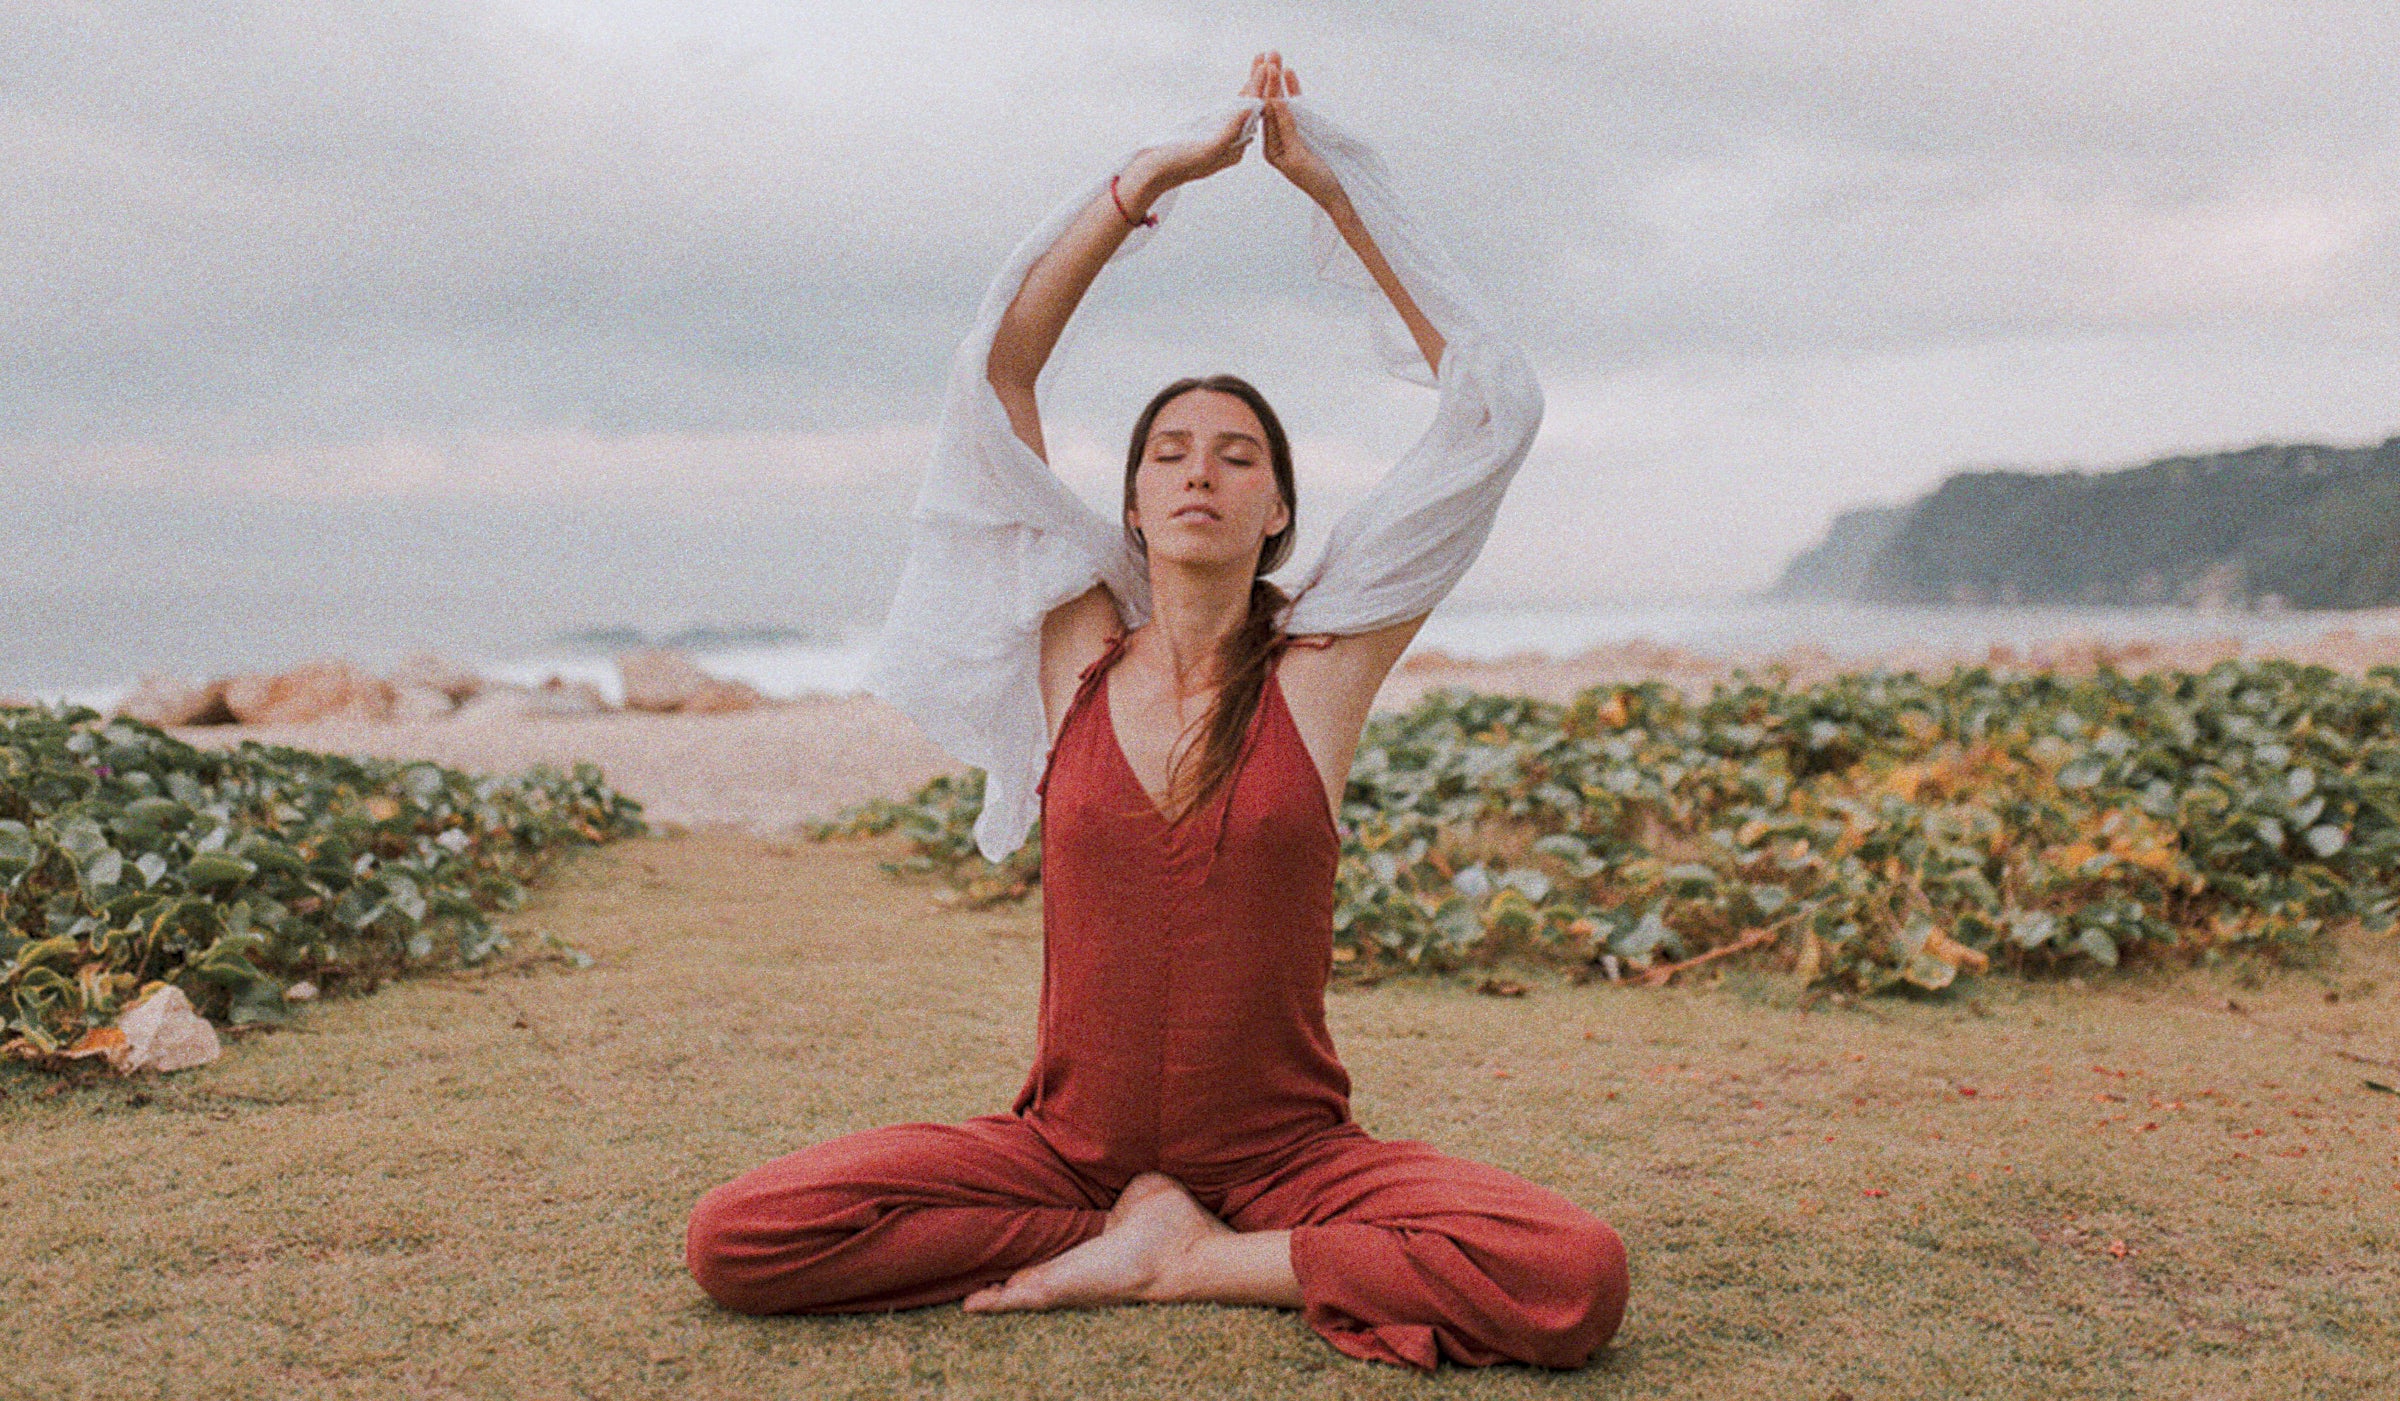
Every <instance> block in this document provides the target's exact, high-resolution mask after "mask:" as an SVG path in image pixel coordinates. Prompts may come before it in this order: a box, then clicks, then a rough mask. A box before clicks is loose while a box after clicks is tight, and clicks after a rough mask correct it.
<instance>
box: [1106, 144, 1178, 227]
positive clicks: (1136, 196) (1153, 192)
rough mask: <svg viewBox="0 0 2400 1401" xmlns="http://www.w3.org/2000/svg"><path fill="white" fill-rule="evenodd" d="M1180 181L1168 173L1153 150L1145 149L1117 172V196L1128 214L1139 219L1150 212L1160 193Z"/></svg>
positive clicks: (1172, 187) (1173, 186) (1163, 192)
mask: <svg viewBox="0 0 2400 1401" xmlns="http://www.w3.org/2000/svg"><path fill="white" fill-rule="evenodd" d="M1178 183H1179V182H1177V181H1175V180H1173V179H1171V178H1170V177H1169V176H1168V175H1167V172H1166V170H1165V169H1164V168H1163V167H1161V166H1160V164H1159V163H1158V161H1157V160H1155V159H1154V158H1153V153H1152V152H1149V151H1144V152H1142V153H1141V154H1139V155H1137V156H1135V157H1134V158H1133V159H1132V160H1130V161H1127V162H1126V163H1125V168H1124V169H1123V170H1121V171H1119V172H1117V198H1118V199H1120V200H1122V201H1123V202H1124V204H1125V211H1126V212H1127V213H1128V214H1131V215H1132V216H1133V217H1134V218H1136V219H1139V218H1141V217H1142V216H1143V215H1144V214H1147V213H1149V212H1150V206H1151V205H1153V204H1155V203H1157V202H1158V197H1159V196H1160V195H1163V194H1165V193H1166V192H1167V191H1169V190H1171V189H1174V188H1175V186H1176V185H1177V184H1178Z"/></svg>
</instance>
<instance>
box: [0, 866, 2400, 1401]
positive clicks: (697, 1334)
mask: <svg viewBox="0 0 2400 1401" xmlns="http://www.w3.org/2000/svg"><path fill="white" fill-rule="evenodd" d="M897 852H898V845H897V843H896V841H894V840H893V839H888V838H886V839H876V840H871V841H865V842H858V843H849V842H834V843H826V844H822V845H820V844H814V843H807V842H798V843H794V842H788V841H775V840H766V839H759V838H753V837H749V836H745V835H742V834H739V833H732V832H708V833H699V834H695V835H692V836H688V837H683V838H676V839H652V840H644V841H637V842H627V843H622V844H619V845H616V846H613V847H609V848H606V849H603V850H600V851H597V852H593V853H590V854H588V855H586V856H583V857H581V858H578V860H577V861H576V862H574V863H572V864H570V865H569V866H567V867H566V868H564V869H563V870H562V871H561V872H560V873H559V875H558V877H557V878H556V879H555V880H554V881H553V882H552V883H551V884H550V885H548V886H547V887H545V888H544V889H542V890H541V891H539V892H537V894H536V896H535V898H534V899H533V900H532V901H531V902H530V903H529V904H528V905H527V906H526V907H525V908H523V909H521V910H519V911H517V912H516V913H514V914H512V915H510V916H508V917H507V919H506V921H505V927H507V928H508V929H510V930H511V931H512V932H514V933H516V934H518V935H519V936H520V939H519V947H520V948H521V949H535V948H538V947H539V940H538V938H536V937H535V934H536V932H537V931H549V932H553V933H556V934H559V935H561V936H562V937H564V938H567V939H569V940H571V941H573V942H574V943H575V944H577V945H579V946H581V947H582V948H584V949H587V950H589V951H590V952H591V954H593V955H594V956H595V958H596V960H597V961H596V962H595V963H594V965H593V966H592V967H590V968H587V969H583V970H580V971H572V970H569V969H567V968H565V967H563V966H561V965H559V964H556V963H550V962H540V961H529V962H525V963H521V964H518V965H516V966H512V967H504V968H500V969H494V970H487V971H477V972H470V973H464V974H455V975H435V976H430V977H423V978H417V979H412V980H408V981H404V982H401V983H396V984H393V985H391V986H388V987H386V988H385V989H384V990H383V991H381V992H379V993H377V994H375V995H374V996H371V997H363V998H343V999H337V1000H334V1001H331V1002H327V1003H322V1004H319V1005H316V1006H314V1007H311V1008H310V1009H308V1010H307V1011H306V1012H305V1013H304V1014H303V1016H302V1018H301V1020H300V1021H299V1022H298V1023H297V1024H296V1025H295V1026H293V1027H291V1028H289V1029H287V1030H282V1031H276V1032H271V1033H259V1034H252V1035H249V1036H245V1037H242V1038H240V1039H237V1040H236V1041H234V1042H233V1043H232V1045H231V1046H230V1048H229V1050H228V1053H227V1055H226V1056H225V1058H224V1059H222V1060H220V1061H219V1062H217V1063H216V1064H215V1065H212V1066H209V1067H206V1068H203V1069H201V1070H197V1071H191V1072H186V1073H183V1074H179V1075H176V1076H172V1077H168V1078H166V1079H163V1080H160V1079H151V1080H146V1081H141V1082H132V1083H128V1082H124V1081H119V1080H115V1079H113V1078H110V1077H107V1076H105V1075H104V1074H96V1075H90V1076H84V1077H75V1078H69V1079H64V1080H61V1079H58V1078H56V1077H51V1076H46V1075H42V1074H39V1073H36V1072H32V1071H28V1070H25V1069H24V1068H22V1067H13V1066H0V1220H5V1221H7V1222H8V1229H7V1231H5V1232H0V1278H6V1279H8V1280H9V1281H10V1284H11V1287H10V1289H9V1290H8V1294H7V1299H8V1303H7V1307H6V1308H4V1309H0V1356H5V1357H7V1359H8V1364H7V1376H8V1378H9V1380H10V1382H12V1383H13V1384H14V1385H13V1388H12V1390H13V1391H14V1392H16V1393H21V1394H24V1395H28V1396H55V1397H109V1398H115V1397H127V1396H172V1397H189V1398H214V1397H225V1398H245V1399H246V1398H253V1397H261V1396H274V1397H311V1398H313V1397H336V1396H349V1397H374V1398H383V1397H509V1398H517V1397H522V1398H536V1399H537V1401H538V1399H539V1398H551V1397H595V1398H596V1397H608V1398H647V1397H659V1398H667V1397H675V1398H714V1397H759V1396H782V1397H801V1396H807V1397H816V1396H839V1397H861V1398H864V1397H925V1398H932V1397H1043V1398H1047V1397H1057V1396H1077V1397H1095V1398H1106V1397H1177V1398H1200V1397H1206V1398H1219V1397H1226V1398H1239V1397H1277V1398H1281V1397H1360V1398H1366V1397H1388V1396H1395V1395H1406V1396H1412V1397H1413V1396H1424V1397H1449V1396H1465V1397H1487V1398H1498V1397H1558V1396H1576V1397H1612V1398H1613V1397H1677V1398H1683V1397H1760V1398H1767V1397H1774V1398H1784V1397H1790V1398H1804V1399H1805V1401H1825V1399H1826V1398H1830V1397H1834V1396H1848V1397H1851V1398H1854V1401H1880V1399H1881V1398H1893V1399H1894V1401H1899V1399H1900V1398H1911V1399H1913V1398H1922V1397H1977V1398H1999V1399H2001V1401H2006V1399H2008V1398H2019V1397H2022V1398H2041V1401H2050V1399H2051V1398H2056V1397H2093V1398H2098V1397H2112V1398H2114V1397H2162V1398H2164V1397H2173V1398H2191V1397H2210V1398H2235V1397H2240V1398H2295V1399H2296V1398H2302V1397H2323V1398H2335V1397H2340V1398H2365V1397H2388V1396H2393V1395H2400V1097H2395V1096H2394V1095H2392V1094H2389V1093H2386V1092H2384V1091H2382V1090H2380V1089H2377V1088H2375V1087H2374V1085H2371V1084H2370V1083H2369V1082H2370V1081H2373V1082H2375V1083H2376V1084H2393V1083H2395V1082H2400V951H2396V949H2395V944H2394V941H2393V940H2391V939H2389V938H2381V939H2366V938H2363V937H2362V938H2358V939H2354V940H2351V941H2349V942H2347V943H2345V944H2344V945H2342V946H2341V947H2340V949H2339V951H2338V960H2337V961H2335V962H2332V963H2328V964H2327V965H2324V966H2321V967H2318V968H2314V969H2309V970H2302V971H2296V972H2282V973H2270V974H2269V975H2267V976H2266V977H2265V978H2264V979H2263V981H2262V980H2259V979H2256V978H2245V977H2244V976H2243V975H2241V974H2238V973H2236V972H2233V971H2231V970H2222V971H2219V972H2214V973H2199V972H2186V973H2160V972H2150V973H2145V972H2139V971H2136V972H2130V973H2128V974H2126V975H2123V976H2120V977H2117V978H2112V979H2110V980H2108V981H2107V982H2105V983H2101V984H2096V985H2094V986H2092V987H2089V988H2085V987H2080V986H2075V985H2071V984H2064V983H2052V984H2046V985H2033V986H2029V985H2025V984H2015V983H2011V984H2003V983H1999V982H1997V981H1996V980H1995V981H1991V982H1986V983H1984V984H1982V985H1980V986H1976V987H1973V988H1969V989H1966V990H1965V991H1964V992H1963V993H1962V995H1959V996H1954V997H1952V998H1950V999H1947V1000H1944V1001H1938V1002H1937V1001H1912V1000H1908V999H1902V998H1894V999H1889V1000H1885V1001H1880V1002H1875V1003H1868V1004H1859V1005H1849V1006H1843V1005H1837V1004H1835V1003H1832V1002H1830V1001H1820V1002H1817V1003H1814V1004H1813V1005H1807V1004H1803V1003H1802V1002H1801V1001H1800V1000H1799V999H1798V998H1797V997H1796V995H1795V994H1794V991H1793V989H1791V988H1790V986H1789V985H1788V980H1786V979H1783V978H1780V977H1777V976H1773V975H1768V974H1764V973H1747V972H1741V971H1737V972H1736V973H1734V974H1733V975H1732V976H1729V977H1727V978H1725V979H1723V980H1722V981H1716V980H1699V981H1696V982H1695V983H1694V984H1693V985H1692V986H1689V987H1685V986H1681V985H1678V986H1675V987H1671V988H1668V989H1664V990H1647V989H1635V988H1627V987H1612V986H1609V985H1606V984H1597V985H1593V986H1588V987H1582V988H1575V987H1568V986H1565V985H1563V984H1560V983H1557V982H1555V981H1545V980H1542V979H1538V978H1535V979H1530V981H1532V982H1533V983H1534V984H1535V985H1534V987H1533V990H1532V992H1531V994H1530V995H1528V996H1525V997H1521V998H1497V997H1485V996H1478V995H1476V994H1475V992H1474V991H1473V990H1472V989H1471V988H1469V987H1468V986H1466V985H1464V984H1461V983H1456V982H1443V983H1425V982H1412V981H1406V980H1399V981H1393V982H1387V983H1385V984H1383V985H1382V986H1379V987H1376V988H1372V989H1364V990H1360V989H1351V990H1346V991H1338V992H1337V993H1336V994H1335V995H1334V996H1333V998H1332V999H1331V1006H1330V1011H1329V1021H1330V1023H1331V1026H1332V1029H1333V1032H1334V1035H1335V1038H1336V1040H1337V1043H1338V1044H1339V1046H1340V1048H1341V1052H1342V1055H1343V1057H1344V1059H1345V1061H1346V1062H1347V1063H1348V1065H1349V1067H1350V1069H1351V1071H1352V1074H1353V1076H1354V1078H1355V1081H1356V1091H1355V1096H1354V1108H1355V1111H1356V1113H1357V1115H1358V1117H1359V1120H1360V1122H1361V1123H1362V1124H1364V1125H1365V1126H1366V1127H1367V1129H1368V1130H1369V1131H1371V1132H1373V1133H1376V1134H1378V1135H1382V1136H1385V1137H1401V1138H1419V1139H1423V1140H1426V1141H1428V1142H1431V1143H1432V1144H1434V1145H1435V1146H1436V1147H1438V1148H1441V1149H1442V1150H1444V1151H1446V1152H1450V1153H1454V1154H1458V1155H1462V1156H1467V1157H1473V1158H1477V1159H1481V1160H1483V1161H1487V1162H1492V1163H1496V1164H1498V1165H1500V1166H1502V1167H1505V1168H1507V1169H1509V1170H1511V1171H1514V1172H1518V1173H1521V1174H1523V1175H1525V1176H1527V1177H1530V1178H1533V1179H1535V1180H1537V1181H1540V1182H1543V1183H1546V1184H1548V1185H1550V1186H1552V1187H1554V1188H1556V1189H1557V1190H1559V1191H1560V1192H1563V1193H1565V1194H1566V1195H1567V1196H1569V1197H1570V1198H1572V1199H1574V1200H1575V1201H1577V1202H1580V1203H1582V1204H1583V1205H1585V1206H1586V1207H1588V1208H1589V1209H1591V1210H1593V1211H1594V1212H1597V1213H1598V1214H1600V1215H1602V1216H1603V1217H1605V1218H1607V1219H1608V1220H1609V1221H1611V1222H1612V1223H1613V1224H1614V1225H1615V1226H1616V1227H1617V1229H1618V1230H1619V1232H1620V1233H1621V1234H1622V1235H1623V1237H1624V1239H1625V1241H1626V1244H1627V1248H1628V1251H1629V1253H1630V1257H1631V1264H1632V1275H1633V1299H1632V1304H1631V1307H1630V1309H1629V1310H1628V1313H1627V1316H1626V1320H1625V1324H1624V1328H1623V1331H1622V1332H1621V1333H1620V1334H1619V1335H1618V1338H1617V1340H1616V1342H1615V1344H1614V1345H1613V1346H1612V1347H1611V1348H1610V1349H1609V1350H1608V1351H1607V1352H1606V1353H1605V1354H1604V1355H1603V1356H1602V1357H1601V1358H1600V1359H1599V1360H1598V1361H1596V1362H1595V1363H1594V1364H1593V1365H1592V1366H1591V1367H1588V1368H1586V1369H1584V1370H1583V1371H1580V1372H1576V1373H1567V1374H1552V1373H1543V1372H1535V1371H1530V1370H1526V1369H1521V1368H1499V1369H1494V1370H1491V1371H1485V1372H1475V1371H1467V1370H1459V1369H1449V1370H1445V1371H1444V1372H1442V1373H1440V1374H1438V1375H1436V1376H1434V1377H1432V1378H1425V1379H1420V1378H1416V1377H1412V1376H1410V1375H1408V1374H1406V1373H1402V1372H1399V1371H1397V1370H1393V1369H1387V1368H1379V1367H1375V1366H1372V1365H1370V1364H1366V1363H1357V1362H1351V1361H1349V1360H1347V1359H1344V1358H1342V1357H1341V1356H1339V1355H1338V1354H1336V1353H1334V1352H1333V1351H1332V1350H1331V1349H1330V1348H1328V1347H1326V1346H1325V1345H1324V1344H1323V1343H1322V1342H1321V1341H1319V1340H1318V1339H1317V1338H1316V1337H1315V1336H1314V1335H1313V1334H1311V1333H1310V1332H1309V1331H1308V1330H1307V1329H1306V1327H1305V1326H1304V1325H1303V1324H1302V1323H1301V1322H1300V1321H1299V1319H1298V1318H1297V1317H1296V1316H1294V1315H1292V1314H1289V1313H1282V1312H1277V1311H1272V1310H1263V1309H1232V1308H1214V1307H1199V1306H1184V1307H1160V1308H1147V1309H1131V1310H1112V1311H1108V1312H1105V1313H1095V1314H1069V1315H1048V1316H1018V1317H1013V1318H999V1319H993V1318H973V1317H969V1316H968V1315H965V1314H962V1313H960V1312H959V1311H958V1310H957V1309H956V1308H947V1307H946V1308H934V1309H924V1310H918V1311H914V1312H910V1313H903V1314H895V1315H885V1316H868V1317H854V1318H840V1319H796V1318H768V1319H757V1318H746V1317H739V1316H735V1315H731V1314H727V1313H724V1312H722V1311H720V1310H718V1309H717V1308H716V1307H715V1306H713V1305H712V1304H710V1303H709V1302H708V1300H707V1299H706V1297H705V1296H703V1295H702V1294H701V1293H700V1292H699V1290H698V1289H697V1288H696V1287H695V1286H694V1285H693V1283H692V1282H691V1280H690V1278H689V1277H688V1276H687V1275H686V1274H685V1273H684V1270H683V1266H682V1259H681V1247H682V1239H683V1228H684V1221H685V1217H686V1215H687V1213H688V1212H689V1210H690V1208H691V1204H692V1202H693V1201H694V1200H695V1199H696V1198H697V1197H698V1196H699V1195H700V1193H701V1192H703V1191H705V1190H706V1189H707V1188H708V1187H710V1186H712V1185H714V1184H715V1183H716V1182H718V1181H721V1180H724V1179H726V1178H729V1177H732V1176H734V1175H736V1174H738V1173H741V1172H743V1171H746V1170H748V1169H749V1168H751V1167H753V1166H755V1165H756V1164H758V1163H760V1162H762V1161H764V1160H766V1159H767V1158H769V1157H772V1156H774V1155H777V1154H780V1153H783V1152H786V1151H789V1150H791V1149H794V1148H797V1147H800V1146H802V1145H804V1144H807V1143H810V1142H814V1141H817V1140H820V1139H823V1138H827V1137H831V1136H834V1135H838V1134H842V1133H848V1132H851V1131H854V1130H858V1129H864V1128H869V1127H873V1126H876V1125H879V1124H886V1123H893V1122H900V1121H905V1120H915V1119H933V1120H957V1119H961V1118H965V1117H968V1116H970V1115H973V1114H978V1113H984V1112H989V1111H992V1110H994V1109H1000V1108H1005V1106H1006V1105H1007V1104H1008V1102H1009V1099H1010V1097H1011V1096H1012V1094H1013V1093H1014V1092H1015V1090H1016V1088H1017V1086H1018V1084H1019V1082H1020V1081H1021V1079H1022V1077H1023V1075H1024V1071H1025V1066H1026V1064H1027V1061H1028V1058H1029V1057H1030V1056H1031V1054H1032V1051H1033V1003H1034V999H1035V996H1036V993H1037V989H1038V987H1039V983H1040V944H1039V933H1040V911H1039V908H1038V905H1035V904H1028V905H1026V906H1022V907H1019V908H1015V909H1005V910H996V911H982V912H970V911H962V910H956V909H948V908H943V907H940V906H937V905H935V904H934V903H933V902H932V900H931V898H930V894H931V892H930V890H929V889H928V888H927V887H923V886H917V885H909V884H903V883H900V882H896V881H893V880H891V879H889V878H887V877H885V876H884V875H882V874H881V873H880V872H879V871H878V870H877V869H876V868H875V864H874V863H875V861H876V859H877V858H878V857H889V856H892V855H895V854H897ZM2252 984H2256V985H2255V986H2253V985H2252ZM2329 995H2330V996H2329ZM2229 999H2231V1000H2233V1002H2234V1004H2235V1005H2233V1006H2228V1000H2229Z"/></svg>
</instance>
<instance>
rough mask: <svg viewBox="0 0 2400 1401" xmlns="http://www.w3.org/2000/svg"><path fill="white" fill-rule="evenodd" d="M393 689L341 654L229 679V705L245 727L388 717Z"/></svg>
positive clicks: (226, 693)
mask: <svg viewBox="0 0 2400 1401" xmlns="http://www.w3.org/2000/svg"><path fill="white" fill-rule="evenodd" d="M394 690H395V688H394V687H393V685H392V683H390V682H389V681H385V680H383V679H382V678H381V677H377V676H370V675H368V674H367V673H366V672H363V671H361V670H359V669H358V668H357V667H355V666H352V665H351V664H350V663H349V662H347V661H343V660H340V659H338V658H337V659H332V660H327V661H316V662H308V663H305V664H303V665H301V666H297V667H294V668H293V669H292V670H290V671H284V672H276V673H272V674H267V675H257V676H235V677H229V678H227V680H226V682H225V706H226V708H227V709H228V710H231V711H232V712H233V716H234V719H236V720H238V721H240V722H241V723H242V724H245V725H304V724H307V723H309V722H311V721H315V720H389V719H390V718H392V701H393V696H394Z"/></svg>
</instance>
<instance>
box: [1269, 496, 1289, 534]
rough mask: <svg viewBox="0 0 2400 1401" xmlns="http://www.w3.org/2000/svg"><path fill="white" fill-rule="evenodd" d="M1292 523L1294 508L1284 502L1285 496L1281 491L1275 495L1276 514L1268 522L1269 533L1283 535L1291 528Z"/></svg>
mask: <svg viewBox="0 0 2400 1401" xmlns="http://www.w3.org/2000/svg"><path fill="white" fill-rule="evenodd" d="M1291 524H1292V508H1291V507H1290V506H1287V505H1285V504H1284V500H1283V496H1282V494H1281V493H1280V492H1279V493H1277V494H1276V497H1275V515H1274V517H1273V519H1271V520H1269V521H1268V522H1267V534H1269V535H1281V534H1282V533H1283V532H1284V531H1286V530H1288V529H1290V528H1291Z"/></svg>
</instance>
